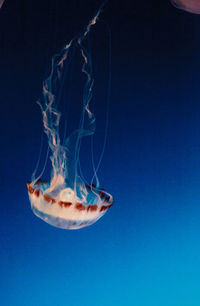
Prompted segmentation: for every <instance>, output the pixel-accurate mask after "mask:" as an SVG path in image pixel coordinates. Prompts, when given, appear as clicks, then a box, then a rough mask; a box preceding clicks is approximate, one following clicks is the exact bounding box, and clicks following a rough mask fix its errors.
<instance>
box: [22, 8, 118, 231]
mask: <svg viewBox="0 0 200 306" xmlns="http://www.w3.org/2000/svg"><path fill="white" fill-rule="evenodd" d="M100 12H101V8H100V9H99V10H98V11H97V14H96V15H95V16H94V18H93V19H92V20H91V21H90V22H89V24H88V25H87V27H86V28H85V29H84V31H83V32H82V33H80V34H79V35H77V36H76V37H74V38H73V39H72V40H71V41H70V43H69V44H67V45H65V46H64V48H63V49H62V50H61V52H60V53H59V54H56V55H55V56H53V58H52V66H51V72H50V75H49V77H48V78H47V79H46V80H45V81H44V83H43V93H42V97H41V98H40V100H39V102H38V103H39V105H40V108H41V111H42V116H43V124H44V132H45V133H46V135H47V137H48V145H49V150H50V152H51V156H50V160H51V164H52V175H51V180H50V182H49V183H47V182H43V181H42V180H41V179H40V176H39V177H37V178H35V173H34V175H33V179H32V181H31V182H29V183H28V184H27V188H28V194H29V199H30V202H31V208H32V210H33V212H34V214H35V215H36V216H38V217H39V218H41V219H43V220H44V221H45V222H47V223H49V224H51V225H53V226H56V227H59V228H64V229H79V228H82V227H85V226H88V225H91V224H93V223H95V222H96V221H97V220H98V219H99V218H101V217H102V216H103V215H104V214H105V212H106V211H107V210H108V208H109V207H110V206H111V205H112V204H113V198H112V196H111V195H110V194H108V193H107V192H105V191H104V190H101V189H100V188H99V185H98V184H97V186H94V185H93V184H86V183H85V182H84V180H83V178H82V177H81V176H80V175H79V173H78V164H79V152H80V145H81V139H82V138H83V137H84V136H90V135H92V134H94V131H95V127H96V123H95V117H94V114H93V113H92V112H91V110H90V107H89V104H90V101H91V98H92V88H93V78H92V67H91V57H90V52H89V51H88V50H87V48H86V46H85V45H84V46H83V41H84V40H85V38H86V37H87V35H88V33H89V32H90V28H91V27H92V26H93V25H95V23H96V20H97V17H98V15H99V14H100ZM74 49H76V50H77V49H78V50H79V52H80V54H81V57H82V61H83V64H82V73H83V74H85V76H86V81H85V85H84V90H83V106H82V113H81V119H80V123H79V127H78V128H77V129H76V130H75V131H74V132H72V133H71V134H70V135H69V136H68V137H66V138H65V139H64V140H63V141H62V142H61V137H60V133H59V123H60V117H61V113H60V112H59V110H58V101H57V92H58V84H59V82H61V81H62V75H63V70H64V65H65V63H66V62H67V61H68V58H69V57H70V52H71V50H74ZM94 176H95V177H96V173H95V174H94ZM96 182H97V183H98V179H96Z"/></svg>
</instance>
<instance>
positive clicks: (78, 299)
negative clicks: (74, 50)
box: [0, 0, 200, 306]
mask: <svg viewBox="0 0 200 306" xmlns="http://www.w3.org/2000/svg"><path fill="white" fill-rule="evenodd" d="M98 5H99V2H98V1H70V2H69V1H64V0H60V1H57V2H56V3H55V1H46V0H45V1H43V2H41V1H39V0H36V1H34V2H32V1H29V0H27V1H26V2H25V1H22V0H21V1H19V0H18V1H9V0H6V1H5V3H4V5H3V7H2V9H1V11H0V105H1V126H0V131H1V132H0V135H1V155H0V156H1V168H0V191H1V197H0V207H1V214H0V271H1V272H0V300H1V303H2V305H4V306H13V305H20V306H21V305H26V306H35V305H44V306H51V305H58V306H62V305H63V306H66V305H67V306H78V305H87V306H100V305H105V306H107V305H109V306H111V305H119V306H121V305H126V306H133V305H134V306H147V305H148V306H161V305H162V306H169V305H170V306H199V305H200V291H199V288H200V285H199V274H200V205H199V203H200V188H199V185H200V137H199V136H200V120H199V119H200V86H199V84H200V73H199V71H200V40H199V32H200V20H199V18H200V17H199V16H198V15H192V14H189V13H186V12H182V11H179V10H177V9H175V8H174V7H172V6H171V5H170V3H168V1H165V2H164V3H162V4H159V5H157V6H155V5H154V4H153V3H150V1H148V0H145V1H142V2H141V3H138V1H128V2H126V3H125V2H121V1H108V3H107V5H106V7H105V9H104V11H103V13H102V14H101V17H100V19H99V23H98V25H97V27H96V34H95V35H94V32H93V36H94V37H95V38H94V39H93V41H91V44H92V52H93V54H94V55H93V56H94V63H93V65H94V71H95V75H96V83H95V84H97V85H95V86H96V87H95V106H94V110H95V114H96V117H97V134H96V135H97V136H96V138H95V148H96V153H95V154H96V155H95V158H96V159H97V160H98V156H99V153H100V152H101V148H102V141H103V137H104V131H105V114H106V112H105V106H106V103H105V99H104V97H106V90H107V87H108V55H106V54H108V53H107V50H109V43H108V39H107V38H108V33H109V32H108V28H107V25H108V27H109V28H110V30H111V44H112V50H111V54H112V61H111V73H112V82H111V97H110V114H109V128H108V140H107V145H106V149H105V154H104V158H103V161H102V164H101V167H100V169H99V173H98V175H99V179H100V182H101V185H102V187H104V188H105V189H106V190H107V191H108V192H110V193H111V194H112V195H113V196H114V201H115V205H113V207H111V208H110V210H109V211H108V212H107V213H106V215H105V216H104V217H103V218H101V219H100V220H99V221H98V222H97V223H96V224H94V225H92V226H90V227H87V228H84V229H82V230H77V231H66V230H61V229H57V228H54V227H52V226H50V225H48V224H46V223H45V222H43V221H42V220H40V219H39V218H37V217H36V216H35V215H34V214H33V213H32V211H31V208H30V203H29V199H28V195H27V190H26V182H27V181H28V180H30V178H31V174H32V172H33V170H34V167H35V165H36V162H37V158H38V154H39V150H40V137H41V131H42V118H41V113H40V109H39V107H38V105H37V104H36V103H35V101H36V100H37V98H38V96H39V95H40V92H41V84H42V80H43V79H44V77H45V76H46V75H47V72H48V69H49V62H50V59H51V56H52V55H53V54H54V53H55V52H57V51H58V50H60V48H61V47H62V45H63V44H64V43H66V42H68V41H69V40H70V39H71V38H72V37H73V36H74V35H75V34H76V33H77V32H78V31H80V30H81V28H82V27H83V26H85V25H86V24H87V22H88V20H89V19H90V18H91V16H92V15H93V13H94V12H95V10H96V9H97V8H98ZM95 50H96V51H95ZM72 75H73V72H72ZM78 85H79V80H77V88H78ZM74 91H75V92H76V91H77V90H76V87H75V90H74ZM77 107H78V106H77ZM75 113H76V112H75ZM44 145H45V142H44ZM86 152H87V150H86ZM81 158H82V165H83V168H84V169H85V172H86V176H87V175H88V176H89V174H90V173H87V171H88V169H89V168H88V167H89V166H88V165H90V157H89V156H88V155H86V154H85V155H84V151H83V152H82V157H81ZM40 167H41V168H42V165H40Z"/></svg>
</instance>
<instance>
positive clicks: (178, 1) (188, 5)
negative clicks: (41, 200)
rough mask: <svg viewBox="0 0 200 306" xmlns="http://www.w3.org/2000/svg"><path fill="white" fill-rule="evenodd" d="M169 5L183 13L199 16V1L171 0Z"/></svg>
mask: <svg viewBox="0 0 200 306" xmlns="http://www.w3.org/2000/svg"><path fill="white" fill-rule="evenodd" d="M171 3H172V4H173V5H174V6H175V7H177V8H179V9H181V10H184V11H187V12H190V13H193V14H200V1H199V0H171Z"/></svg>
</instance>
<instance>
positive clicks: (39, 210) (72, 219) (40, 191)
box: [27, 181, 113, 229]
mask: <svg viewBox="0 0 200 306" xmlns="http://www.w3.org/2000/svg"><path fill="white" fill-rule="evenodd" d="M27 189H28V194H29V199H30V202H31V208H32V210H33V212H34V214H35V215H36V216H37V217H39V218H41V219H42V220H44V221H45V222H47V223H49V224H51V225H53V226H55V227H59V228H63V229H80V228H82V227H86V226H89V225H91V224H93V223H95V222H96V221H97V220H98V219H100V218H101V217H102V216H103V215H104V214H105V213H106V211H107V210H108V209H109V208H110V207H111V206H112V204H113V198H112V196H111V195H110V194H108V193H106V192H105V191H104V195H103V196H102V191H101V190H99V189H96V188H95V189H94V188H91V189H88V188H87V187H85V190H83V193H84V197H82V198H79V197H78V196H77V194H76V192H75V191H74V190H72V189H71V188H69V187H66V188H63V189H62V188H61V189H60V190H59V188H58V189H57V191H55V189H53V190H52V191H50V188H49V186H48V185H47V183H46V182H44V184H43V183H42V182H41V181H39V183H37V182H36V183H35V184H34V185H32V184H31V183H27ZM105 194H106V196H105Z"/></svg>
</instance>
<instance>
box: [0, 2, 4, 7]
mask: <svg viewBox="0 0 200 306" xmlns="http://www.w3.org/2000/svg"><path fill="white" fill-rule="evenodd" d="M3 3H4V0H0V8H2V6H3Z"/></svg>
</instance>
